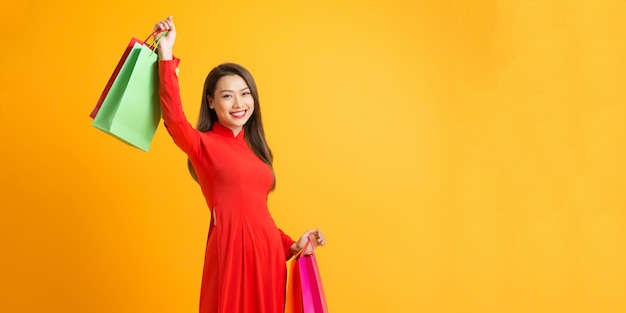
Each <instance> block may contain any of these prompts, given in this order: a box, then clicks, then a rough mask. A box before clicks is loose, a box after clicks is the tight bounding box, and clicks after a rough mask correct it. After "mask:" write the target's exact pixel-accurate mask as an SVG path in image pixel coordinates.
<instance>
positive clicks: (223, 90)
mask: <svg viewBox="0 0 626 313" xmlns="http://www.w3.org/2000/svg"><path fill="white" fill-rule="evenodd" d="M246 89H250V87H246V88H241V90H239V91H244V90H246ZM223 92H233V91H232V90H230V89H222V90H220V93H223Z"/></svg>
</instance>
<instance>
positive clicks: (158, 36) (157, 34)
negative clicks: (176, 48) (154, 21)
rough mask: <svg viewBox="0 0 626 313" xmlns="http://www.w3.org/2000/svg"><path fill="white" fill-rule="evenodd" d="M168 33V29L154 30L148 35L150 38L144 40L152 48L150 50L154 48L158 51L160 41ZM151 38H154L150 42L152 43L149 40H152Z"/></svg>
mask: <svg viewBox="0 0 626 313" xmlns="http://www.w3.org/2000/svg"><path fill="white" fill-rule="evenodd" d="M165 35H167V31H166V30H162V29H161V30H155V31H153V32H152V33H151V34H150V35H148V38H146V40H144V41H143V43H144V44H146V46H148V48H150V50H152V51H153V52H155V51H156V49H157V46H158V45H159V41H161V38H163V36H165ZM150 38H153V39H152V41H151V42H150V44H148V41H149V40H150Z"/></svg>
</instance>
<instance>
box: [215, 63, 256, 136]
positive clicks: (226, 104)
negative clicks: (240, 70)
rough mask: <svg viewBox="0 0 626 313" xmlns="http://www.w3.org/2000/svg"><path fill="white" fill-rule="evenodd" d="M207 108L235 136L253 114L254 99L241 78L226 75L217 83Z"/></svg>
mask: <svg viewBox="0 0 626 313" xmlns="http://www.w3.org/2000/svg"><path fill="white" fill-rule="evenodd" d="M209 107H210V108H212V109H214V110H215V113H217V119H218V120H219V122H220V124H222V125H224V126H226V127H228V128H230V130H232V131H233V133H234V134H235V136H236V135H237V134H238V133H239V132H240V131H241V128H242V127H243V125H245V124H246V122H247V121H248V119H250V116H252V112H254V99H253V98H252V94H251V93H250V88H248V85H247V84H246V81H245V80H244V79H243V78H242V77H241V76H239V75H226V76H222V78H220V79H219V80H218V81H217V84H216V86H215V92H213V98H211V97H209Z"/></svg>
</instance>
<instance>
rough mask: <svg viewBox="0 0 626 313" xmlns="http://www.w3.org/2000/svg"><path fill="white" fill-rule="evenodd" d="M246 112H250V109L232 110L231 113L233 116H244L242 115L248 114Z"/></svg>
mask: <svg viewBox="0 0 626 313" xmlns="http://www.w3.org/2000/svg"><path fill="white" fill-rule="evenodd" d="M246 112H248V110H242V111H236V112H230V115H231V116H232V117H234V118H242V117H244V116H246Z"/></svg>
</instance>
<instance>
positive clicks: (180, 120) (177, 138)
mask: <svg viewBox="0 0 626 313" xmlns="http://www.w3.org/2000/svg"><path fill="white" fill-rule="evenodd" d="M154 31H167V34H166V35H165V36H163V37H162V38H161V40H160V41H159V45H158V54H159V63H158V67H159V97H160V98H161V112H162V114H163V123H164V124H165V127H166V128H167V131H168V133H169V134H170V136H172V139H174V142H175V143H176V145H177V146H178V147H179V148H180V149H181V150H183V151H184V152H185V153H186V154H187V155H189V156H190V157H194V156H196V155H197V154H198V150H199V147H200V133H199V132H198V131H197V130H196V129H194V128H193V126H191V124H190V123H189V121H187V118H186V117H185V113H184V112H183V108H182V102H181V99H180V88H179V86H178V76H177V74H176V68H177V67H178V63H179V62H180V60H179V59H174V58H173V56H172V50H173V47H174V41H175V40H176V27H175V26H174V22H173V21H172V17H171V16H170V17H168V18H167V19H165V20H163V21H160V22H158V23H157V24H156V25H155V26H154Z"/></svg>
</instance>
